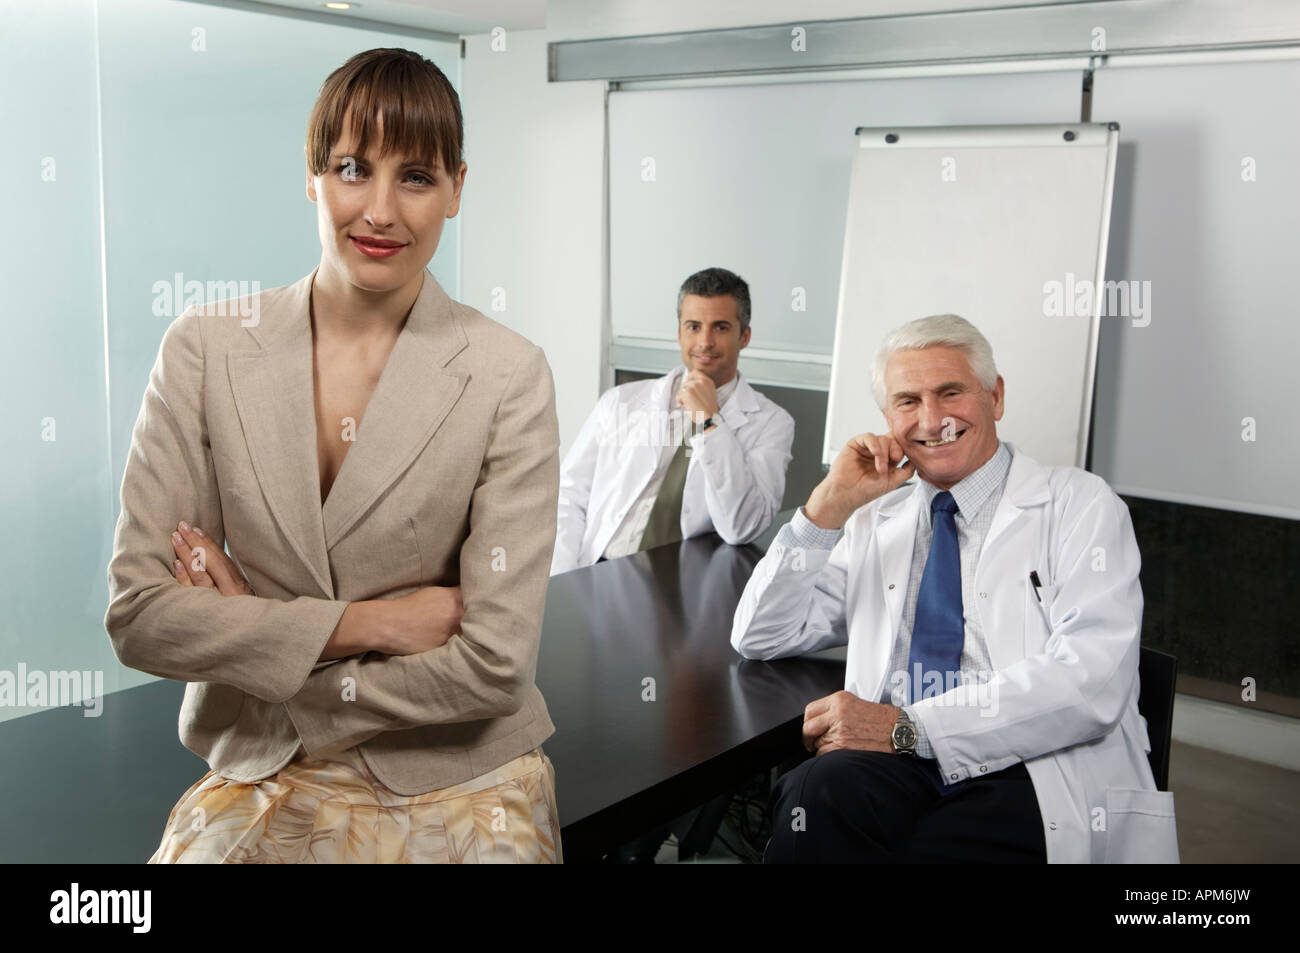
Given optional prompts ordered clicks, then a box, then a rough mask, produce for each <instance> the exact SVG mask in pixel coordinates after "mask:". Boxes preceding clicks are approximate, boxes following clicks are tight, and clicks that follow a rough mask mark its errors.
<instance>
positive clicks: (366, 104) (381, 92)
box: [307, 49, 465, 179]
mask: <svg viewBox="0 0 1300 953" xmlns="http://www.w3.org/2000/svg"><path fill="white" fill-rule="evenodd" d="M349 110H351V111H352V130H351V131H352V132H353V133H354V134H355V135H356V137H357V144H356V148H355V151H356V153H357V155H362V156H363V155H365V154H366V146H367V143H368V142H369V140H370V138H371V137H372V136H374V135H375V132H376V129H375V122H376V119H377V118H380V117H382V121H383V139H382V141H381V142H380V143H379V151H380V153H381V154H383V155H389V154H394V153H395V154H397V155H399V156H410V157H412V158H413V159H415V160H416V161H424V162H429V163H432V162H433V160H434V157H435V156H436V157H439V158H441V159H442V166H443V171H444V172H445V173H446V174H447V175H448V176H450V177H451V178H453V179H454V178H455V177H456V174H457V173H458V172H459V171H460V162H461V152H462V151H463V150H464V148H465V130H464V123H463V121H462V119H461V114H460V97H459V96H457V95H456V90H455V89H454V88H452V85H451V82H450V81H449V80H448V79H447V76H446V74H444V73H443V71H442V70H440V69H438V67H437V66H435V65H434V64H433V63H431V62H429V61H428V60H426V59H425V58H424V57H423V56H421V55H420V54H419V53H414V52H412V51H411V50H395V49H378V50H366V51H365V52H364V53H358V54H357V55H356V56H354V57H352V58H351V59H350V60H348V61H347V62H346V63H344V64H343V65H342V66H340V67H339V68H338V69H336V70H335V71H334V72H332V73H330V75H329V76H328V77H327V78H326V80H325V82H324V83H323V84H322V85H321V89H320V95H319V96H318V97H317V98H316V105H315V106H313V107H312V111H311V118H310V119H308V120H307V166H308V168H309V169H310V170H311V173H312V175H324V174H325V172H326V170H327V169H328V168H329V165H330V161H329V157H330V152H331V151H332V150H333V148H334V146H336V145H337V144H338V142H339V140H340V139H342V137H343V123H344V121H345V120H346V119H347V116H348V111H349Z"/></svg>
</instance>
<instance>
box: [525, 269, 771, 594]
mask: <svg viewBox="0 0 1300 953" xmlns="http://www.w3.org/2000/svg"><path fill="white" fill-rule="evenodd" d="M749 317H750V301H749V286H748V285H747V284H746V283H745V281H744V280H743V279H742V278H740V277H739V276H738V275H735V274H733V273H732V272H730V271H727V270H726V269H724V268H707V269H705V270H704V271H700V272H696V273H695V274H693V275H691V276H690V277H689V278H687V279H686V281H685V282H684V283H683V284H682V286H681V289H680V290H679V292H678V295H677V340H678V343H679V344H680V345H681V351H682V366H680V367H677V368H675V369H674V370H672V371H670V372H669V373H667V374H665V375H664V376H663V377H660V378H656V379H654V380H648V381H635V382H632V383H628V384H623V385H621V386H618V387H613V388H610V389H609V390H608V391H606V392H605V393H604V394H603V395H601V398H600V400H599V402H598V403H597V404H596V408H595V410H593V411H592V413H591V415H590V416H589V417H588V418H587V421H586V423H584V424H583V426H582V430H581V431H580V432H579V434H578V438H577V440H576V441H575V442H574V444H573V447H572V448H571V449H570V450H569V452H568V454H567V455H566V456H565V458H564V463H563V466H562V467H561V471H560V499H559V528H558V532H557V538H556V541H555V554H554V556H553V557H552V561H551V574H552V575H555V574H556V573H561V572H567V571H568V570H570V569H576V568H578V567H579V566H589V565H591V564H592V563H595V562H599V561H600V560H601V559H602V558H608V559H613V558H615V557H617V556H626V555H630V554H631V553H635V552H639V551H640V550H643V549H650V548H652V547H654V546H662V545H666V544H668V543H673V542H676V541H678V540H681V539H687V538H689V537H692V536H699V535H701V534H703V533H708V532H712V531H716V532H717V533H718V535H719V536H721V537H722V538H723V539H724V540H726V541H727V542H728V543H730V544H732V545H742V544H744V543H748V542H750V541H752V540H753V539H755V538H757V537H758V536H759V535H761V534H762V533H763V531H764V530H766V529H767V528H768V526H769V525H771V522H772V518H773V516H774V515H775V514H776V512H777V510H778V509H780V507H781V499H782V497H783V496H784V494H785V472H786V467H787V466H789V463H790V458H791V453H790V446H791V443H792V442H793V440H794V418H792V417H791V416H790V415H789V414H788V413H787V412H786V411H784V410H782V409H781V408H780V407H778V406H777V405H776V404H775V403H773V402H772V401H771V400H769V399H768V398H767V397H764V396H763V395H762V394H760V393H758V391H756V390H754V389H753V388H752V387H750V385H749V383H748V382H747V381H746V380H745V379H744V377H743V376H742V375H741V374H740V372H739V370H738V369H737V361H738V359H739V357H740V352H741V350H742V349H743V348H745V347H746V346H747V345H748V344H749V337H750V327H749Z"/></svg>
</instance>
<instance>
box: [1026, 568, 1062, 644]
mask: <svg viewBox="0 0 1300 953" xmlns="http://www.w3.org/2000/svg"><path fill="white" fill-rule="evenodd" d="M1055 598H1056V586H1042V587H1041V588H1040V589H1039V590H1038V594H1037V595H1035V594H1034V585H1033V583H1031V582H1029V580H1025V655H1026V656H1030V655H1038V654H1039V653H1040V652H1042V651H1044V650H1045V649H1046V647H1047V640H1048V639H1049V638H1051V635H1052V618H1051V615H1050V611H1051V606H1052V600H1053V599H1055ZM1040 600H1041V601H1040Z"/></svg>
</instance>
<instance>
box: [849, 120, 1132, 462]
mask: <svg viewBox="0 0 1300 953" xmlns="http://www.w3.org/2000/svg"><path fill="white" fill-rule="evenodd" d="M1118 138H1119V127H1118V126H1116V125H1114V124H1102V123H1075V124H1035V125H1015V126H947V127H942V126H932V127H897V126H896V127H875V128H859V129H858V130H857V131H856V133H855V135H854V138H853V140H852V144H853V155H852V173H851V178H850V185H849V196H848V214H847V218H846V226H845V234H844V253H843V261H842V263H841V268H840V296H839V304H838V309H837V314H836V322H835V344H834V352H833V357H832V367H831V384H830V394H829V401H828V407H827V415H826V439H825V444H824V447H823V462H824V463H830V462H831V461H832V460H833V459H834V458H835V456H836V455H837V454H838V453H839V451H840V449H841V448H842V447H843V446H844V444H845V443H846V442H847V441H848V440H849V439H850V438H851V437H853V436H854V435H855V434H859V433H863V432H867V431H870V432H873V433H880V432H882V431H883V430H885V429H886V424H885V421H884V415H883V414H882V413H881V412H880V410H879V408H878V407H877V406H876V402H875V398H874V397H873V396H872V388H871V365H872V361H873V359H874V357H875V354H876V351H877V349H878V348H879V346H880V344H881V342H882V341H883V340H884V338H885V336H886V334H888V332H889V331H891V330H893V329H894V328H895V327H897V326H898V325H900V324H904V323H906V322H907V321H910V320H912V319H914V318H921V317H925V316H926V315H930V314H944V313H949V312H951V313H955V314H959V315H961V316H962V317H964V318H966V319H967V320H968V321H970V322H971V323H972V324H974V325H975V326H976V327H977V328H979V329H980V331H982V332H983V334H984V336H985V337H986V338H988V339H989V343H990V344H991V345H992V346H993V356H994V359H995V360H996V362H997V367H998V373H1000V374H1001V375H1002V377H1003V379H1004V380H1005V382H1006V397H1005V400H1006V404H1005V412H1004V416H1003V418H1002V420H1001V421H1000V422H999V423H998V436H999V437H1000V438H1002V439H1003V440H1008V441H1010V442H1011V443H1014V444H1015V445H1016V447H1017V448H1018V449H1021V450H1024V451H1025V452H1026V453H1028V454H1029V455H1030V456H1032V457H1034V458H1035V459H1036V460H1038V461H1040V462H1041V463H1045V464H1048V465H1071V466H1083V464H1084V461H1085V457H1086V453H1087V446H1088V430H1089V426H1090V419H1091V406H1092V387H1093V378H1094V371H1095V367H1096V355H1097V331H1098V319H1099V316H1100V313H1101V306H1102V304H1103V300H1104V297H1105V296H1104V295H1098V294H1096V293H1091V292H1092V291H1093V290H1095V289H1099V288H1101V287H1102V277H1103V273H1104V269H1105V260H1106V239H1107V235H1108V232H1109V223H1110V204H1111V194H1112V187H1113V183H1114V175H1115V153H1116V146H1117V143H1118ZM1085 292H1089V293H1087V294H1085Z"/></svg>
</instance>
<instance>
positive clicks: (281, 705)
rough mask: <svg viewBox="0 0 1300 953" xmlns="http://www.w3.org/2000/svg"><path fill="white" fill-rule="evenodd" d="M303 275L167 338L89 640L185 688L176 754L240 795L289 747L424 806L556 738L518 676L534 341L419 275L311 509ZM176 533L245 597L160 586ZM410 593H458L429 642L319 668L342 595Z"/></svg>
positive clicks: (534, 429) (533, 437)
mask: <svg viewBox="0 0 1300 953" xmlns="http://www.w3.org/2000/svg"><path fill="white" fill-rule="evenodd" d="M314 275H315V272H314V271H313V272H312V274H311V275H308V276H307V277H306V278H303V279H301V280H300V281H298V282H296V283H294V284H292V285H288V286H286V287H283V288H274V289H272V290H270V291H264V292H261V293H259V294H257V295H252V296H249V297H248V298H245V299H241V300H240V302H239V305H240V307H239V308H236V307H234V305H233V304H232V303H231V302H224V303H218V304H215V305H207V306H204V307H201V308H197V307H196V308H190V309H188V310H187V311H186V312H185V313H184V314H182V315H181V316H180V317H179V318H177V319H176V320H175V321H173V322H172V323H171V325H170V326H169V327H168V328H167V330H166V332H165V333H164V335H163V339H162V344H161V345H160V348H159V353H158V358H157V361H156V362H155V363H154V366H153V370H152V372H151V374H150V377H149V384H148V388H147V389H146V391H145V396H144V402H143V405H142V406H141V408H140V415H139V417H138V419H137V420H136V424H135V431H134V433H133V435H132V439H131V448H130V452H129V455H128V458H127V463H126V470H125V472H124V474H123V478H122V511H121V515H120V516H119V518H118V521H117V528H116V536H115V539H114V544H113V556H112V560H111V562H110V563H109V567H108V580H109V596H110V603H109V607H108V612H107V615H106V616H105V620H104V625H105V627H106V628H107V630H108V634H109V637H110V639H111V640H112V643H113V648H114V650H115V651H116V653H117V657H118V658H119V659H120V660H121V662H122V664H124V665H127V666H130V667H131V668H136V669H140V670H142V671H145V672H150V673H152V674H154V675H159V676H162V677H164V678H174V679H179V680H182V681H185V682H188V683H189V684H188V685H187V686H186V689H185V700H184V703H183V704H182V705H181V711H180V736H181V741H182V742H183V743H184V744H185V746H186V747H187V748H189V749H190V750H191V751H193V752H194V753H195V754H197V755H199V756H200V757H202V758H204V759H205V760H206V761H207V762H208V764H209V765H210V766H211V767H212V769H213V770H214V771H216V772H217V773H219V774H221V775H223V776H225V777H227V778H231V779H234V780H237V781H246V782H251V781H255V780H258V779H261V778H265V777H268V776H269V775H272V774H274V773H275V772H276V771H278V770H280V769H281V768H282V767H284V766H285V765H286V764H287V763H288V762H289V761H290V760H291V759H292V758H293V756H294V754H295V753H296V752H297V750H298V747H299V745H300V744H301V745H302V747H303V748H304V749H305V750H306V752H307V753H308V754H309V755H313V756H314V755H317V754H319V753H322V752H329V751H339V750H342V749H345V748H349V747H352V746H355V745H359V746H360V751H361V754H362V756H363V757H364V758H365V760H366V763H367V764H368V765H369V766H370V768H371V770H373V771H374V773H375V776H376V777H378V778H379V780H380V781H382V782H383V783H384V784H385V785H387V786H388V787H389V788H391V789H392V790H393V791H396V792H398V793H399V794H408V795H409V794H422V793H425V792H427V791H431V790H434V789H437V788H442V787H446V786H448V785H452V784H458V783H460V782H462V781H466V780H468V779H470V778H472V777H476V776H478V775H480V774H482V773H484V772H486V771H489V770H491V769H493V768H495V767H498V766H499V765H502V764H504V763H505V762H507V761H509V760H511V759H513V758H515V757H517V756H519V755H521V754H523V753H525V752H527V751H530V750H531V749H533V748H535V747H537V746H538V745H539V744H540V743H541V742H542V741H544V740H545V739H546V738H548V737H549V736H550V735H551V734H552V732H553V731H554V730H555V729H554V726H553V725H552V723H551V720H550V717H549V715H548V714H547V710H546V704H545V702H544V701H543V700H542V696H541V693H540V692H539V691H538V690H537V687H536V685H535V684H534V681H533V679H534V673H535V671H536V667H537V650H538V640H539V636H540V632H541V624H542V610H543V607H544V604H545V600H546V586H547V580H548V574H549V569H550V563H551V555H552V550H553V548H554V544H555V521H556V499H557V495H558V487H559V427H558V424H557V421H556V416H555V388H554V383H553V381H552V377H551V371H550V367H549V365H548V364H547V362H546V357H545V355H544V354H543V353H542V350H541V349H540V348H539V347H537V346H536V345H534V344H532V343H531V342H529V341H528V340H526V339H525V338H523V337H521V336H520V335H518V334H516V333H515V332H513V331H511V330H509V329H507V328H505V327H503V326H502V325H500V324H498V323H496V322H495V321H492V320H491V319H489V318H487V317H485V316H484V315H482V314H480V313H479V312H477V311H475V310H474V309H473V308H469V307H466V306H465V305H462V304H459V303H457V302H455V301H452V300H451V299H450V298H448V297H447V295H446V293H445V292H444V291H443V290H442V288H441V287H439V285H438V283H437V281H435V280H434V278H433V276H432V275H431V274H428V273H426V274H425V276H424V285H423V287H422V289H421V291H420V295H419V297H418V298H417V299H416V302H415V305H414V307H413V308H412V309H411V313H410V316H409V318H408V319H407V321H406V324H405V326H404V327H403V329H402V332H401V334H400V335H399V336H398V339H397V342H396V344H395V345H394V347H393V350H392V354H391V356H390V357H389V359H388V364H387V366H386V367H385V368H384V371H383V374H382V376H381V377H380V379H379V383H378V384H377V385H376V387H375V391H374V394H373V396H372V397H371V399H370V403H369V404H368V406H367V407H366V410H365V414H364V417H363V418H362V419H361V421H360V422H359V426H358V427H357V429H356V437H355V443H354V445H353V446H352V448H351V449H350V450H349V452H348V454H347V456H346V457H345V458H344V462H343V466H342V468H341V469H340V471H339V473H338V476H337V478H336V480H335V482H334V484H333V486H332V487H331V490H330V493H329V497H328V500H327V502H326V503H325V506H324V508H323V509H322V507H321V506H320V489H319V487H320V481H319V466H318V463H317V456H316V417H315V404H314V398H313V387H312V334H311V322H310V316H309V311H308V306H309V300H310V298H309V296H310V290H311V282H312V278H313V276H314ZM245 324H248V325H250V326H248V327H245V326H244V325H245ZM182 519H184V520H187V521H189V522H190V523H191V524H193V525H198V526H200V527H202V528H203V529H204V531H206V532H207V533H208V534H209V535H210V536H211V537H212V539H213V540H214V542H215V544H216V545H218V546H219V545H221V544H222V543H223V542H225V543H227V544H228V549H229V551H230V554H231V556H232V557H233V558H234V559H235V561H236V562H237V563H238V564H239V566H240V567H241V568H242V570H243V572H244V575H245V577H246V578H247V579H248V581H249V583H250V584H251V586H252V588H253V591H254V592H256V593H257V595H256V596H222V595H220V594H219V593H217V592H216V591H214V590H210V589H205V588H191V587H187V586H181V585H180V584H179V583H177V582H176V580H175V578H174V577H173V576H172V573H171V569H170V565H171V560H172V558H173V552H172V547H171V542H170V534H171V532H172V531H173V530H174V529H175V527H176V523H177V522H178V521H179V520H182ZM428 585H441V586H452V585H459V586H460V587H461V589H462V592H463V595H464V601H465V618H464V620H463V622H462V624H461V631H460V633H459V634H458V635H456V636H453V637H452V638H451V639H450V640H449V641H448V642H447V644H446V645H443V646H441V647H440V648H437V649H434V650H432V651H429V652H424V653H421V654H418V655H409V656H385V655H380V654H377V653H373V652H371V653H367V654H365V655H363V656H359V657H358V656H353V657H351V658H347V659H341V660H335V661H331V662H318V661H317V660H318V658H319V657H320V653H321V651H322V649H323V647H324V645H325V643H326V641H327V640H328V639H329V637H330V635H331V633H332V632H333V631H334V628H335V626H336V625H337V623H338V621H339V617H340V616H341V615H342V614H343V610H344V609H345V608H346V607H347V604H348V603H349V602H353V601H360V600H367V599H380V598H395V597H397V596H402V595H405V594H407V593H409V592H412V591H414V590H415V589H417V588H419V587H421V586H428Z"/></svg>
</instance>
